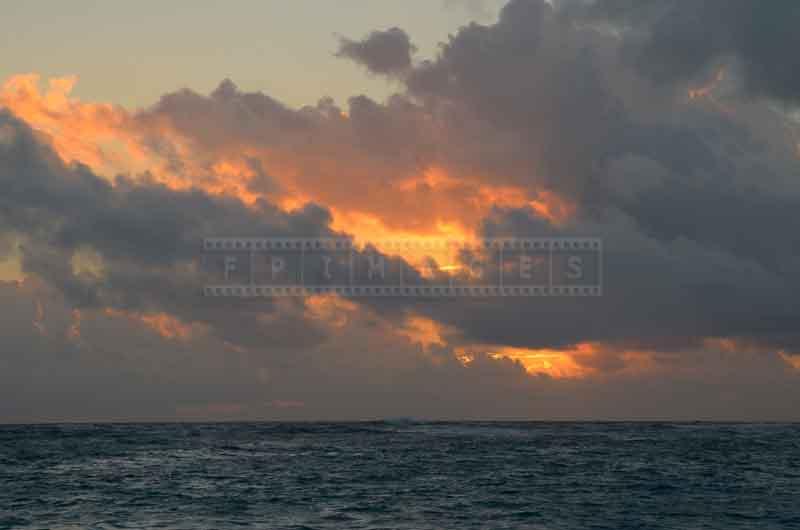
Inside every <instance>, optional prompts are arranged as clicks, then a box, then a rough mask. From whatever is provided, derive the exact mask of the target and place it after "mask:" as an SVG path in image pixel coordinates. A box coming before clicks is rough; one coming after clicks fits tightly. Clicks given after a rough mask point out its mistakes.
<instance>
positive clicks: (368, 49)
mask: <svg viewBox="0 0 800 530" xmlns="http://www.w3.org/2000/svg"><path fill="white" fill-rule="evenodd" d="M416 51H417V48H416V47H415V46H414V45H413V44H412V43H411V39H410V38H409V36H408V34H407V33H406V32H405V31H403V30H402V29H400V28H396V27H395V28H389V29H387V30H385V31H373V32H372V33H370V34H369V35H367V36H366V37H365V38H364V39H362V40H360V41H355V40H351V39H348V38H344V37H343V38H342V39H341V41H340V43H339V51H338V52H337V55H338V56H339V57H347V58H349V59H352V60H354V61H355V62H357V63H359V64H362V65H364V66H365V67H366V68H367V69H368V70H369V71H370V72H372V73H375V74H389V75H397V74H402V73H403V72H405V71H406V70H408V69H409V68H410V67H411V57H412V56H413V55H414V53H415V52H416Z"/></svg>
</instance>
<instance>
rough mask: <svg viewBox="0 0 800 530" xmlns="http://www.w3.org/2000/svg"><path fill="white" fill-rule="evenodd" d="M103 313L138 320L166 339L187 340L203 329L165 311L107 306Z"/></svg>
mask: <svg viewBox="0 0 800 530" xmlns="http://www.w3.org/2000/svg"><path fill="white" fill-rule="evenodd" d="M105 314H106V315H108V316H110V317H116V318H126V319H128V320H132V321H135V322H139V323H140V324H142V325H144V326H145V327H147V328H149V329H150V330H152V331H154V332H155V333H157V334H158V335H159V336H161V337H163V338H165V339H168V340H175V341H181V342H187V341H189V340H191V339H192V338H193V337H194V336H195V335H196V334H198V333H200V332H202V330H203V326H202V325H200V324H187V323H184V322H182V321H181V320H180V319H178V318H177V317H174V316H172V315H169V314H167V313H134V312H127V311H121V310H119V309H113V308H107V309H105Z"/></svg>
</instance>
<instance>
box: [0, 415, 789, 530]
mask: <svg viewBox="0 0 800 530" xmlns="http://www.w3.org/2000/svg"><path fill="white" fill-rule="evenodd" d="M0 528H25V529H27V528H50V529H64V528H71V529H79V528H80V529H89V528H148V529H149V528H163V529H203V528H215V529H233V528H238V529H242V528H258V529H331V528H343V529H351V528H352V529H412V530H425V529H451V528H452V529H462V528H470V529H471V528H481V529H484V528H485V529H507V528H514V529H516V528H519V529H539V530H556V529H601V528H608V529H614V530H622V529H628V528H631V529H633V528H641V529H666V528H670V529H681V530H688V529H711V528H719V529H725V530H731V529H738V528H752V529H759V530H765V529H773V528H774V529H781V530H786V529H793V528H800V425H773V424H766V425H762V424H758V425H750V424H747V425H745V424H624V423H611V424H609V423H414V422H405V421H400V422H370V423H349V424H348V423H338V424H323V423H305V424H286V423H263V424H207V425H205V424H203V425H201V424H181V425H138V424H137V425H134V424H122V425H41V426H0Z"/></svg>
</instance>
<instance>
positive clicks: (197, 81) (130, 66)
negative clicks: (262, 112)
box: [0, 0, 502, 108]
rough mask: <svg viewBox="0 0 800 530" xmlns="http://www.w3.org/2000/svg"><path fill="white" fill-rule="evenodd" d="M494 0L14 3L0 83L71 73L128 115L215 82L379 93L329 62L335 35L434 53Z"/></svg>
mask: <svg viewBox="0 0 800 530" xmlns="http://www.w3.org/2000/svg"><path fill="white" fill-rule="evenodd" d="M501 6H502V2H501V0H472V1H470V0H432V1H431V0H427V1H426V0H409V1H404V2H374V1H369V0H351V1H348V2H339V1H335V0H298V1H293V2H282V1H278V0H265V1H255V0H239V1H237V2H235V3H233V4H227V3H224V2H214V1H208V0H201V1H197V2H189V1H184V0H178V1H176V2H169V3H165V2H158V1H154V0H144V1H141V2H122V3H110V2H99V1H90V0H79V1H77V2H70V3H68V4H66V3H60V2H52V1H44V0H34V1H32V2H25V3H24V4H21V5H19V6H17V7H15V8H14V9H13V10H11V11H10V12H9V13H6V14H4V16H3V20H2V21H0V30H2V36H0V42H2V49H3V50H4V61H3V64H2V66H0V78H7V77H9V76H11V75H14V74H19V73H27V72H29V71H31V70H33V71H35V72H36V73H39V74H41V75H42V76H43V77H60V76H64V75H73V74H74V75H79V77H80V80H81V81H80V83H79V84H78V85H77V86H76V87H75V91H74V94H75V95H76V96H78V97H81V98H86V99H90V100H94V101H113V102H114V103H117V104H120V105H124V106H126V107H129V108H137V107H144V106H147V105H150V104H151V103H152V102H153V101H155V100H157V99H158V97H159V96H160V95H161V94H163V93H165V92H167V91H171V90H175V89H177V88H184V87H186V88H193V89H195V90H199V91H201V92H209V91H211V90H213V89H214V88H215V87H216V86H217V84H219V81H220V80H221V79H223V78H226V77H228V78H231V79H234V80H236V83H237V85H238V86H240V87H241V88H242V89H243V90H248V91H264V92H267V93H269V94H271V95H272V96H273V97H275V98H277V99H279V100H281V101H282V102H284V103H286V104H288V105H291V106H303V105H308V104H314V103H316V102H317V101H318V100H319V99H320V98H323V97H332V98H334V99H335V100H336V101H338V102H339V103H340V104H343V103H345V102H346V101H347V99H348V98H349V97H350V96H352V95H353V94H359V93H365V94H368V95H371V96H374V97H385V96H386V95H388V94H389V93H390V92H391V84H390V83H387V82H386V81H385V80H383V79H377V78H374V77H370V76H365V75H364V74H363V72H362V71H360V70H359V69H358V67H357V66H356V65H352V64H348V63H347V62H344V61H340V60H337V59H336V57H335V51H336V46H337V41H338V38H339V37H338V36H340V35H349V36H362V35H365V34H367V33H369V32H370V31H372V30H374V29H378V28H380V29H387V28H389V27H393V26H402V27H404V28H407V30H408V31H410V32H413V34H414V38H415V43H416V45H417V46H418V48H419V51H420V53H421V54H424V55H425V56H431V57H432V56H433V55H434V54H435V53H436V51H437V47H438V44H439V42H440V41H441V40H442V39H443V38H446V36H447V34H448V33H451V32H455V31H457V30H458V28H459V27H461V26H463V25H465V24H467V23H469V22H470V21H472V20H480V21H491V20H492V19H493V18H495V17H496V13H497V11H498V9H499V7H501Z"/></svg>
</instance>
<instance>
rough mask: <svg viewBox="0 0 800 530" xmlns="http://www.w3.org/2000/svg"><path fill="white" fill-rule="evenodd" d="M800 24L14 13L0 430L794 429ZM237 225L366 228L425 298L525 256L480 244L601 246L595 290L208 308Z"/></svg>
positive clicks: (744, 0) (505, 12)
mask: <svg viewBox="0 0 800 530" xmlns="http://www.w3.org/2000/svg"><path fill="white" fill-rule="evenodd" d="M798 24H800V5H799V4H797V3H796V2H794V1H793V0H791V1H789V0H775V1H774V2H769V3H760V2H752V1H749V0H703V1H698V2H693V3H691V4H687V3H685V2H681V1H679V0H653V1H651V2H638V1H632V0H560V1H554V2H545V1H544V0H508V1H502V0H499V1H496V2H495V1H493V0H486V1H483V2H481V1H467V0H464V1H458V0H446V1H442V2H436V1H427V2H423V1H408V2H366V1H363V2H362V1H355V0H354V1H352V2H346V3H345V2H311V1H310V0H301V1H295V2H291V3H288V4H286V3H283V2H271V1H267V2H244V1H242V2H234V3H231V4H225V5H223V4H222V3H211V2H206V3H203V2H192V3H189V2H171V3H169V4H166V5H164V4H163V3H161V4H157V3H155V2H140V3H137V4H135V5H134V4H124V3H119V2H116V3H107V2H96V3H93V2H76V3H70V5H69V6H67V5H62V3H55V2H53V3H50V2H36V1H33V2H29V3H26V4H25V5H21V6H19V8H18V9H15V10H14V11H13V12H12V13H9V14H7V16H4V17H3V20H2V21H0V30H2V31H0V35H1V36H0V39H2V40H3V41H2V49H3V50H4V61H3V62H2V65H1V66H0V186H1V188H0V189H2V190H3V191H2V193H1V194H0V315H3V317H2V318H0V423H26V422H51V421H234V420H252V421H259V420H365V419H377V418H387V417H419V418H426V419H454V420H458V419H522V420H725V421H728V420H730V421H739V420H741V421H800V412H798V410H797V407H796V406H795V404H796V403H798V402H800V385H799V384H798V383H800V335H799V334H798V330H800V304H798V301H797V293H798V292H799V288H800V281H799V280H798V278H800V240H799V239H798V236H797V231H796V226H797V225H798V221H800V183H799V182H798V176H800V123H798V120H797V118H796V116H797V112H798V104H800V76H798V74H797V72H800V58H799V57H798V55H797V54H796V53H795V52H794V50H797V49H800V33H798V32H797V31H796V30H795V28H796V27H797V26H798ZM213 237H240V238H276V237H277V238H289V239H292V238H294V239H295V240H298V241H302V240H307V239H309V238H312V239H313V238H316V239H323V240H324V239H326V238H337V239H339V240H344V241H348V242H350V241H352V242H355V243H356V244H357V245H356V248H355V250H354V251H353V256H354V257H355V258H357V259H365V260H369V259H372V258H376V259H377V258H380V259H382V260H385V263H387V264H388V265H389V266H390V267H398V268H399V267H402V268H403V270H404V271H407V272H406V273H404V274H407V276H406V278H411V279H412V280H413V281H416V282H418V285H420V286H423V287H432V286H437V285H444V284H448V283H449V282H463V285H468V286H469V285H475V282H476V281H477V280H476V277H477V276H479V275H478V274H476V273H475V269H474V267H473V264H474V263H475V262H476V261H479V260H483V263H484V264H485V267H486V270H487V271H488V273H490V274H491V273H497V274H499V272H498V271H506V268H505V262H503V264H500V263H498V262H497V261H496V259H495V258H492V256H493V255H494V254H492V250H491V249H488V250H487V248H486V247H483V246H482V242H483V241H485V240H496V239H497V238H592V239H591V241H598V240H599V241H602V290H601V291H598V292H597V293H595V294H597V296H561V295H558V293H553V292H551V294H552V296H509V297H506V296H493V295H480V296H473V297H466V298H448V297H441V298H432V297H430V296H409V297H370V296H366V297H349V296H347V295H344V294H334V293H329V294H324V293H311V294H308V295H306V296H298V297H262V298H237V297H208V296H202V294H203V286H204V285H209V283H213V282H216V281H219V278H218V277H217V276H214V273H215V272H219V271H218V270H209V269H208V268H206V267H205V264H206V261H205V260H204V259H203V257H202V248H203V247H202V242H203V240H204V238H213ZM443 240H448V241H451V242H452V241H455V242H459V243H460V244H463V245H465V246H463V247H459V248H460V249H461V250H459V251H454V252H450V251H442V250H441V249H442V248H443V247H441V246H437V245H438V244H439V243H438V242H441V241H443ZM398 241H401V242H404V244H403V245H399V244H392V242H395V243H396V242H398ZM582 241H583V240H582ZM587 241H588V240H587ZM408 242H412V243H413V244H405V243H408ZM366 243H373V245H372V246H364V244H366ZM446 248H448V249H450V248H451V247H446ZM583 255H584V254H582V256H583ZM585 255H586V256H588V254H585ZM523 257H524V256H523ZM586 259H588V260H590V261H591V259H594V258H591V257H586ZM367 262H369V261H367ZM523 263H524V262H523V261H520V262H519V268H520V270H521V268H522V266H523ZM594 263H600V262H594ZM512 265H513V264H512ZM598 266H599V265H598ZM512 269H513V267H512ZM312 272H313V273H314V274H317V275H320V274H322V272H321V269H314V270H312ZM598 277H599V273H598ZM595 279H597V278H595ZM484 294H485V293H484Z"/></svg>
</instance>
